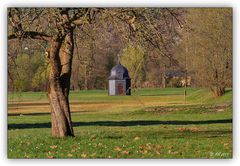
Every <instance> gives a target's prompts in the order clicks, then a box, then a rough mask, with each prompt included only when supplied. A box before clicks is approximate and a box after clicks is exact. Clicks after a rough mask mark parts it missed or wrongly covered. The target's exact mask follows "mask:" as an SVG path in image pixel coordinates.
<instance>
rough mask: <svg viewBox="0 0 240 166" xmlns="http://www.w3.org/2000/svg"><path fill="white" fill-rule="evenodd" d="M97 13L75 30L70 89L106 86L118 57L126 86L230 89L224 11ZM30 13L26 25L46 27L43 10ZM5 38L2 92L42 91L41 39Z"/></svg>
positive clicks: (45, 65)
mask: <svg viewBox="0 0 240 166" xmlns="http://www.w3.org/2000/svg"><path fill="white" fill-rule="evenodd" d="M52 10H54V9H52ZM96 10H103V11H105V10H107V12H105V13H104V12H102V13H101V15H100V14H99V15H98V14H96V15H97V16H94V17H95V19H93V20H92V21H91V20H90V21H89V22H88V23H87V24H85V25H84V26H78V27H77V28H76V30H75V31H74V40H75V43H74V56H73V64H72V76H71V86H70V88H71V90H81V89H107V87H108V84H107V83H108V82H107V79H108V77H109V73H110V70H111V68H112V67H113V66H114V65H116V63H117V57H118V56H120V57H121V63H122V64H123V65H124V66H126V67H127V68H128V70H129V72H130V77H131V78H132V88H146V87H148V88H149V87H151V88H155V87H181V86H185V84H186V86H191V87H209V88H211V90H212V91H213V92H214V94H215V95H216V96H220V95H222V94H223V93H224V89H225V88H226V87H231V86H232V10H231V9H230V8H222V9H214V8H209V9H204V8H203V9H201V8H199V9H191V8H151V9H150V8H133V9H130V8H129V9H121V8H116V9H96ZM24 12H25V13H28V11H24ZM29 12H30V13H31V12H32V17H33V18H35V19H34V21H33V22H34V24H33V25H32V28H34V29H35V30H36V31H39V32H49V31H50V32H51V31H53V30H52V29H51V27H50V26H48V24H51V20H50V18H47V17H48V15H46V14H44V10H43V11H41V10H39V11H38V9H34V11H33V10H30V11H29ZM53 12H54V11H53ZM96 13H97V12H96ZM49 17H50V16H49ZM22 22H23V25H24V18H23V20H22ZM10 23H11V22H9V24H10ZM26 24H30V23H29V22H26ZM27 26H28V25H26V27H27ZM11 31H12V29H11V28H9V32H11ZM8 42H9V47H8V90H9V91H46V90H47V85H48V73H49V62H48V58H46V57H47V51H48V49H49V48H48V44H47V43H46V42H44V41H40V40H33V39H28V38H27V39H26V38H22V39H18V40H9V41H8Z"/></svg>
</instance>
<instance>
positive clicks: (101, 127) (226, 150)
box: [8, 89, 232, 158]
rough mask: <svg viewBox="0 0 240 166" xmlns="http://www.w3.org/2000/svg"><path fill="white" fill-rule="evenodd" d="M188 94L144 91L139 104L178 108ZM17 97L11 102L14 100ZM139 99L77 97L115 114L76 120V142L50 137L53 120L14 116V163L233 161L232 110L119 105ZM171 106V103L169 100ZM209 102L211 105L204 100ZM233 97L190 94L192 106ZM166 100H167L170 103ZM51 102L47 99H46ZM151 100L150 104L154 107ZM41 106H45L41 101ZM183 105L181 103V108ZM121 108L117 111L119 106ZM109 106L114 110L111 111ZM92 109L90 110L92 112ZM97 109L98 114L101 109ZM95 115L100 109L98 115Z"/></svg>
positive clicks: (97, 94)
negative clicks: (157, 109) (167, 107)
mask: <svg viewBox="0 0 240 166" xmlns="http://www.w3.org/2000/svg"><path fill="white" fill-rule="evenodd" d="M36 94H37V93H23V94H22V95H23V97H22V99H21V100H33V101H34V100H36V99H37V98H38V96H37V95H36ZM180 94H182V89H164V90H161V89H157V90H156V89H147V90H146V89H144V90H138V95H135V96H136V97H137V98H140V100H141V102H144V103H145V105H147V106H148V103H150V104H152V103H151V101H155V100H156V101H158V100H160V99H162V100H160V101H159V105H163V103H164V105H175V103H177V102H179V101H181V102H180V103H182V96H180ZM9 97H11V96H9ZM136 97H134V96H132V97H126V96H124V97H123V96H122V97H121V96H120V97H116V96H114V97H108V96H106V94H105V92H104V91H82V92H72V93H71V97H70V98H71V100H72V101H76V100H77V99H79V100H80V101H79V102H80V104H78V105H83V107H84V104H86V103H87V104H92V105H94V104H95V103H101V102H109V103H111V104H112V105H111V106H112V107H111V110H110V111H105V110H101V111H95V112H90V111H89V112H76V113H73V114H72V118H73V123H74V131H75V135H76V137H74V138H67V139H53V138H51V137H50V132H51V131H50V115H49V114H46V115H37V116H36V115H24V116H10V117H9V118H8V123H9V132H8V152H9V153H8V155H9V157H10V158H27V157H29V158H72V157H73V158H95V157H97V158H149V157H150V158H229V157H231V156H232V154H231V153H232V137H231V136H232V123H231V119H232V109H231V108H228V109H225V110H224V111H216V110H215V111H214V110H211V109H209V110H208V109H203V108H198V109H192V110H191V109H186V110H177V111H170V112H146V111H144V110H143V109H144V108H143V106H142V105H141V104H138V105H135V106H134V107H131V109H127V108H126V107H123V106H121V107H120V108H119V107H118V105H121V104H119V103H129V104H130V105H131V104H133V105H134V103H139V101H138V100H139V99H135V98H136ZM165 98H167V99H168V101H166V99H165ZM204 98H207V100H204ZM231 98H232V92H231V91H228V92H227V94H226V95H225V96H223V97H221V98H218V99H215V98H212V97H211V95H210V94H209V92H208V91H207V90H204V89H189V92H188V102H189V103H191V104H199V103H202V104H205V103H222V102H231ZM164 99H165V100H164ZM41 100H42V101H45V100H46V98H45V99H41ZM148 100H149V101H148ZM38 102H39V101H38ZM178 104H179V103H178ZM114 105H115V106H114ZM108 106H109V105H108ZM87 108H88V107H84V109H86V110H87ZM95 109H98V108H97V107H96V108H95ZM93 111H94V109H93Z"/></svg>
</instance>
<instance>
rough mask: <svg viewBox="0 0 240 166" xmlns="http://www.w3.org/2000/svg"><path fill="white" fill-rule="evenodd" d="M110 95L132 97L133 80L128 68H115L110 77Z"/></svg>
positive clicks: (119, 65)
mask: <svg viewBox="0 0 240 166" xmlns="http://www.w3.org/2000/svg"><path fill="white" fill-rule="evenodd" d="M108 95H110V96H114V95H131V78H130V77H129V74H128V70H127V69H126V67H124V66H123V65H121V64H120V62H119V61H118V64H117V65H116V66H114V67H113V68H112V70H111V75H110V77H108Z"/></svg>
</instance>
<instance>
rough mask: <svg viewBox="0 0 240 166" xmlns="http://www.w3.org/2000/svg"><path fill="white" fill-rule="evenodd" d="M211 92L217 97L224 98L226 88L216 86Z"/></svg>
mask: <svg viewBox="0 0 240 166" xmlns="http://www.w3.org/2000/svg"><path fill="white" fill-rule="evenodd" d="M211 90H212V92H213V94H214V96H215V97H219V96H222V95H224V93H225V87H223V86H215V87H212V88H211Z"/></svg>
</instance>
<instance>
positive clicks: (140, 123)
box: [8, 119, 232, 129]
mask: <svg viewBox="0 0 240 166" xmlns="http://www.w3.org/2000/svg"><path fill="white" fill-rule="evenodd" d="M222 123H232V119H220V120H205V121H156V120H155V121H154V120H146V121H144V120H137V121H96V122H73V126H74V127H77V126H118V127H128V126H149V125H202V124H222ZM50 127H51V123H50V122H48V123H23V124H8V129H31V128H50Z"/></svg>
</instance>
